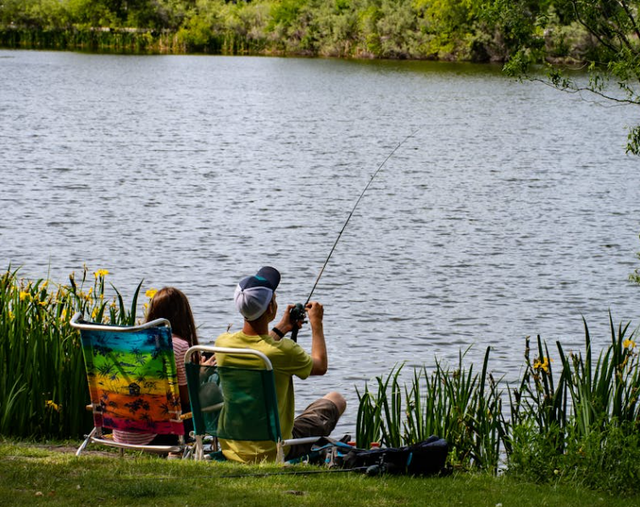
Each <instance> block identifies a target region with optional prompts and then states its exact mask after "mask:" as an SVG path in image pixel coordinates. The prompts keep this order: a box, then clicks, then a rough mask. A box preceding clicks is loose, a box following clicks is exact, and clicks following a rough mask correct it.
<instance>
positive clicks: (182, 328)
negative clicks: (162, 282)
mask: <svg viewBox="0 0 640 507" xmlns="http://www.w3.org/2000/svg"><path fill="white" fill-rule="evenodd" d="M155 319H167V320H168V321H169V322H170V323H171V331H172V332H173V334H175V335H177V336H179V337H180V338H182V339H183V340H185V341H186V342H187V343H188V344H189V346H190V347H193V346H194V345H198V335H197V334H196V325H195V323H194V321H193V313H191V305H190V304H189V300H188V299H187V296H185V295H184V293H183V292H182V291H180V290H178V289H176V288H175V287H164V288H162V289H160V290H159V291H158V292H156V294H155V296H153V299H152V300H151V303H149V311H148V312H147V317H146V319H145V320H146V322H151V321H152V320H155Z"/></svg>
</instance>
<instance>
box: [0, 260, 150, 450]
mask: <svg viewBox="0 0 640 507" xmlns="http://www.w3.org/2000/svg"><path fill="white" fill-rule="evenodd" d="M107 275H108V272H107V271H106V270H98V271H96V272H95V273H94V275H93V277H92V278H93V280H91V278H90V275H89V272H88V270H87V268H86V267H85V268H84V270H83V273H82V276H81V277H80V278H79V279H76V277H75V275H74V274H72V275H71V276H70V277H69V284H68V285H54V284H53V283H52V282H51V281H49V280H45V279H38V280H35V281H33V280H25V279H22V278H19V275H18V270H17V269H14V270H12V269H11V268H9V269H7V271H6V272H5V273H3V274H2V275H0V361H1V364H2V368H1V370H0V434H2V435H7V436H16V437H33V436H36V437H40V438H49V437H54V438H69V437H71V438H75V437H79V436H81V435H82V434H83V432H85V431H86V430H87V428H88V427H90V421H91V418H90V414H88V413H87V412H86V411H85V410H84V407H85V406H86V404H87V403H88V402H89V393H88V388H87V381H86V376H85V368H84V361H83V357H82V347H81V343H80V336H79V334H78V333H77V331H76V330H74V329H73V328H71V326H70V325H69V320H70V318H71V316H72V315H73V314H74V313H75V312H78V311H79V312H82V313H83V314H84V315H85V316H87V317H90V318H91V320H93V321H96V322H105V323H112V324H121V325H127V324H132V323H133V322H134V321H135V313H136V305H137V297H138V292H139V290H140V285H139V286H138V288H137V290H136V292H135V295H134V298H133V302H132V304H131V306H130V307H129V308H126V307H125V305H124V301H123V299H122V297H121V296H120V294H119V293H118V292H117V290H116V291H115V292H116V295H117V297H114V298H113V299H112V300H110V301H108V300H107V299H106V298H105V277H106V276H107ZM114 290H115V288H114Z"/></svg>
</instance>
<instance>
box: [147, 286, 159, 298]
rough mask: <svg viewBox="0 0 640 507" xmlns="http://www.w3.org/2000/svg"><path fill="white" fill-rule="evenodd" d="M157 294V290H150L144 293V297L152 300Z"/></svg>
mask: <svg viewBox="0 0 640 507" xmlns="http://www.w3.org/2000/svg"><path fill="white" fill-rule="evenodd" d="M157 292H158V289H153V288H151V289H149V290H148V291H147V292H145V293H144V295H145V296H147V297H148V298H149V299H153V296H155V295H156V293H157Z"/></svg>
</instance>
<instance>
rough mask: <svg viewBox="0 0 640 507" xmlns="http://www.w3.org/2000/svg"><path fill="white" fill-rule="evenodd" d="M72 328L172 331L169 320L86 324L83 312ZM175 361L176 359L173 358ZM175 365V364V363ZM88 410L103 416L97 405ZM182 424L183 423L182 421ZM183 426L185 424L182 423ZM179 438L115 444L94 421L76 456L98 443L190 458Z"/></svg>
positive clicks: (73, 320) (120, 331)
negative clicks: (159, 442)
mask: <svg viewBox="0 0 640 507" xmlns="http://www.w3.org/2000/svg"><path fill="white" fill-rule="evenodd" d="M70 325H71V327H73V328H75V329H78V330H79V331H80V332H81V333H82V331H103V332H117V333H136V332H139V331H143V330H145V329H151V328H155V327H168V328H169V329H171V323H170V322H169V321H168V320H167V319H156V320H152V321H150V322H146V323H144V324H140V325H137V326H113V325H109V324H99V323H95V322H85V321H84V320H83V315H82V313H81V312H78V313H76V314H75V315H74V316H73V317H72V318H71V321H70ZM172 360H174V361H175V358H172ZM174 364H175V363H174ZM87 409H91V410H92V412H93V413H94V414H96V413H100V415H101V407H99V406H96V404H94V403H93V401H92V403H91V405H88V406H87ZM179 419H181V418H180V413H178V418H177V420H179ZM177 420H176V422H177ZM180 422H182V421H180ZM182 424H184V423H183V422H182ZM177 436H178V444H177V445H154V444H125V443H120V442H115V441H114V440H112V439H108V438H105V436H104V435H103V434H102V426H96V425H95V419H94V427H93V429H92V430H91V432H90V433H89V434H88V435H86V438H85V440H84V441H83V442H82V444H81V445H80V447H79V448H78V450H77V451H76V456H80V454H81V453H82V452H83V451H84V450H85V449H86V447H87V446H88V445H89V444H90V443H96V444H100V445H106V446H109V447H116V448H118V449H120V452H121V454H122V452H123V451H124V450H135V451H145V452H152V453H159V454H168V453H183V456H182V457H183V458H186V457H189V456H190V454H191V449H190V447H188V446H187V445H186V444H185V439H184V436H183V435H177Z"/></svg>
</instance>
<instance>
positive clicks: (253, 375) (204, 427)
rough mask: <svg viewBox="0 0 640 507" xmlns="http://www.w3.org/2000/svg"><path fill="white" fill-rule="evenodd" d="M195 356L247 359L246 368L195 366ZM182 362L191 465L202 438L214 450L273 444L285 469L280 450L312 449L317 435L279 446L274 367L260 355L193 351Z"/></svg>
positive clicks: (281, 442)
mask: <svg viewBox="0 0 640 507" xmlns="http://www.w3.org/2000/svg"><path fill="white" fill-rule="evenodd" d="M199 352H213V353H221V354H227V355H231V354H232V355H234V356H235V355H238V356H246V358H247V367H242V368H240V367H235V366H233V367H232V366H216V367H211V366H204V365H200V364H198V361H197V359H196V358H197V357H198V354H197V353H199ZM256 359H257V360H258V361H256ZM184 361H185V368H186V371H187V383H188V388H189V399H190V400H191V412H192V414H193V427H194V434H195V440H196V447H195V455H194V457H195V459H202V458H203V455H204V444H203V442H204V438H205V437H206V436H210V437H213V438H214V447H216V443H217V439H218V438H222V439H227V440H245V441H246V440H248V441H267V440H270V441H272V442H275V443H276V449H277V455H276V461H277V462H278V463H284V459H285V458H284V456H285V455H284V448H285V446H289V445H296V444H312V443H314V442H317V441H318V440H320V439H321V438H322V435H319V436H316V437H308V438H297V439H288V440H283V438H282V433H281V430H280V417H279V415H278V401H277V398H276V385H275V376H274V373H273V367H272V365H271V361H270V360H269V358H268V357H267V356H266V355H264V354H263V353H262V352H259V351H257V350H253V349H240V348H238V349H236V348H226V347H213V346H207V345H197V346H195V347H191V348H190V349H189V350H188V351H187V353H186V355H185V359H184ZM254 364H257V365H261V366H254Z"/></svg>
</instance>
